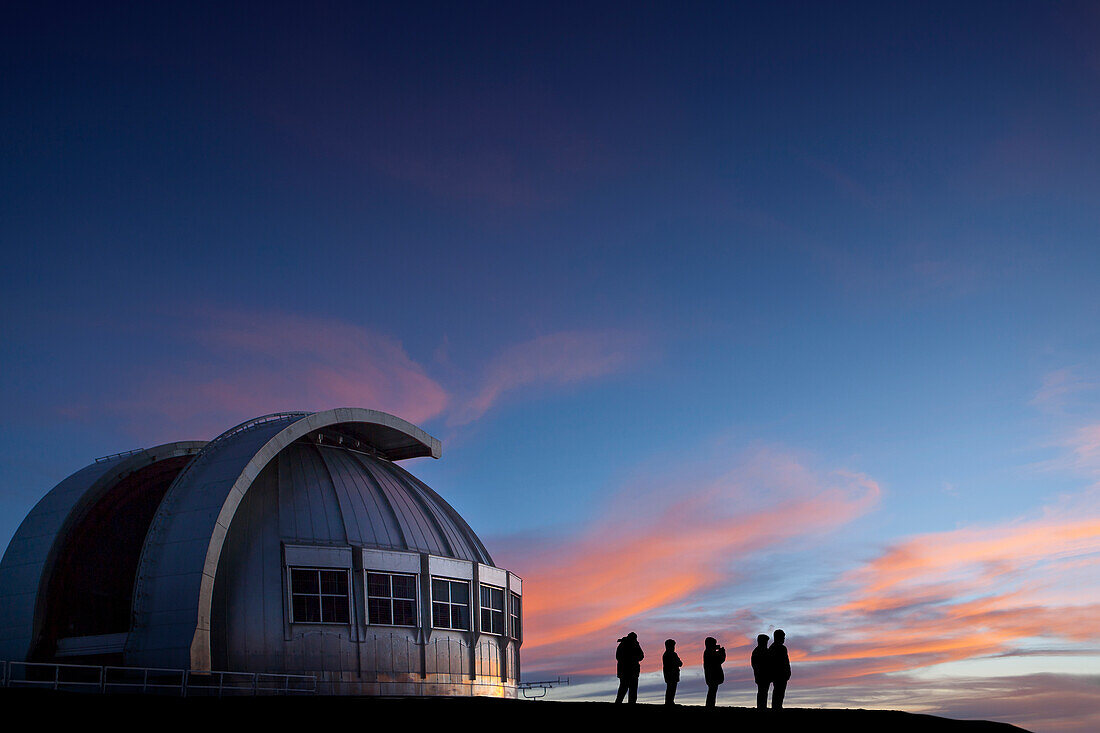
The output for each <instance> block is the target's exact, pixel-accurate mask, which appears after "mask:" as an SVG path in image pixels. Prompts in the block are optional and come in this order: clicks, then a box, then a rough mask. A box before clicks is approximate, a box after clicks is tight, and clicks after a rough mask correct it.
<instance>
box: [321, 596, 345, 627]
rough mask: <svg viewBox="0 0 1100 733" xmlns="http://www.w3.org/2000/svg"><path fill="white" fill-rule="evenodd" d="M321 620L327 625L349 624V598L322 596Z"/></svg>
mask: <svg viewBox="0 0 1100 733" xmlns="http://www.w3.org/2000/svg"><path fill="white" fill-rule="evenodd" d="M321 620H322V621H324V622H326V623H347V620H348V599H347V597H346V596H321Z"/></svg>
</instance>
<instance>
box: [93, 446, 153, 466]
mask: <svg viewBox="0 0 1100 733" xmlns="http://www.w3.org/2000/svg"><path fill="white" fill-rule="evenodd" d="M144 450H145V448H134V449H133V450H124V451H121V452H119V453H112V454H111V455H109V456H100V457H99V458H97V459H95V462H96V463H104V462H105V461H111V460H114V459H115V458H122V457H123V456H132V455H134V454H135V453H141V452H142V451H144Z"/></svg>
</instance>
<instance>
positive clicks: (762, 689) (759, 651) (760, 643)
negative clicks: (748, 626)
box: [752, 634, 772, 710]
mask: <svg viewBox="0 0 1100 733" xmlns="http://www.w3.org/2000/svg"><path fill="white" fill-rule="evenodd" d="M752 676H753V677H755V678H756V707H758V708H759V709H761V710H765V709H767V707H768V685H769V684H770V683H771V681H772V675H771V658H770V657H769V655H768V635H767V634H761V635H760V636H758V637H756V648H755V649H753V650H752Z"/></svg>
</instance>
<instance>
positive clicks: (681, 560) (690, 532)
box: [497, 450, 880, 674]
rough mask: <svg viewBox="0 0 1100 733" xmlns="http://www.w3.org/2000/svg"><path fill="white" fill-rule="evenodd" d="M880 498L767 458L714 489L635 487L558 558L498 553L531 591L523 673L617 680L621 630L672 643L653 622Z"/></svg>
mask: <svg viewBox="0 0 1100 733" xmlns="http://www.w3.org/2000/svg"><path fill="white" fill-rule="evenodd" d="M712 468H713V467H712ZM713 473H715V472H713V471H712V474H713ZM879 493H880V490H879V487H878V485H877V484H876V483H875V482H874V481H873V480H871V479H869V478H868V477H866V476H863V475H860V474H853V473H847V472H834V473H829V474H817V473H814V472H812V471H810V470H809V469H807V468H806V467H805V466H804V465H803V464H802V463H801V462H799V461H798V460H797V459H795V458H794V457H792V456H790V455H788V454H786V453H782V452H777V451H768V450H759V451H756V452H755V453H753V454H752V455H750V456H748V457H746V458H744V459H742V460H740V461H739V462H738V463H737V465H734V466H732V467H730V468H727V469H726V470H724V471H721V472H718V473H717V475H712V476H710V477H702V478H700V477H698V476H693V475H692V473H691V472H688V471H685V472H684V473H682V474H680V475H670V476H666V477H664V478H663V479H661V480H658V481H656V482H655V483H653V484H652V485H647V486H632V487H629V488H628V489H626V490H624V491H622V492H620V494H619V496H618V497H617V498H616V500H615V501H614V502H612V503H611V505H610V506H609V507H608V509H607V511H606V512H605V513H604V514H602V515H601V516H599V517H598V518H596V519H595V520H594V521H592V522H591V523H590V524H589V525H588V526H586V527H584V528H583V529H582V530H580V531H578V532H577V533H576V534H574V535H570V536H566V537H562V538H558V540H557V542H556V543H555V549H554V550H553V551H548V550H549V549H550V548H549V547H548V546H546V545H544V544H543V543H540V542H535V543H531V542H529V541H526V540H521V539H513V540H512V541H510V542H505V543H497V546H501V545H503V547H504V548H505V549H504V552H503V553H500V552H499V551H498V554H502V556H503V557H505V558H506V563H505V564H507V565H508V566H509V567H511V568H513V569H515V570H516V571H517V572H519V573H520V574H521V575H523V576H524V577H525V579H527V580H528V581H529V588H530V590H529V591H528V592H527V594H526V596H525V603H526V606H525V611H524V613H525V615H526V618H527V628H528V629H529V630H530V631H529V634H528V637H527V638H526V639H525V640H524V650H525V653H526V655H527V656H526V659H527V662H526V664H527V665H528V668H556V669H563V668H564V669H567V670H569V671H570V672H572V673H578V674H579V673H583V672H599V671H602V672H608V671H610V670H611V668H612V666H613V663H614V662H613V660H611V661H609V657H608V652H607V647H608V645H609V644H613V641H614V639H615V638H616V636H617V635H619V634H621V633H622V632H624V630H626V629H628V628H635V629H636V630H639V632H640V633H641V631H642V630H647V631H650V632H651V633H650V636H651V637H652V636H654V635H660V634H662V633H663V634H667V633H669V630H668V629H667V628H663V630H658V629H657V628H656V627H653V626H652V623H651V621H652V619H653V617H654V616H655V615H667V614H670V613H678V612H682V611H683V609H684V607H685V605H688V606H690V605H692V604H694V603H699V602H702V603H706V602H707V598H708V594H713V593H714V592H715V591H717V590H721V589H725V590H728V589H729V588H730V587H732V586H733V585H734V584H735V583H736V582H737V570H736V568H737V567H739V566H740V565H741V564H742V563H743V562H744V561H745V559H746V558H747V557H749V556H751V555H753V554H754V553H758V552H761V551H765V550H771V549H778V548H785V547H788V546H790V545H797V544H799V543H801V542H804V541H806V539H807V537H812V536H815V535H818V534H820V533H823V532H828V531H830V530H833V529H835V528H837V527H839V526H841V525H843V524H845V523H847V522H849V521H851V520H852V519H854V518H855V517H858V516H860V515H861V514H863V513H865V512H866V511H868V510H869V509H870V508H871V507H872V506H873V505H874V504H875V502H876V501H877V499H878V496H879ZM715 610H718V609H714V608H712V609H710V611H711V612H714V611H715ZM720 610H721V619H720V620H715V619H710V620H711V621H712V622H713V623H714V624H716V627H724V626H726V625H727V624H728V623H729V621H730V619H729V612H730V609H720ZM706 614H707V612H706V611H705V610H698V611H693V612H692V613H684V614H683V616H682V618H691V617H693V616H694V617H695V618H694V620H692V621H690V623H691V624H692V626H693V627H694V626H697V625H698V624H699V618H700V616H705V615H706ZM678 631H680V632H683V631H687V628H685V627H683V626H680V627H678ZM662 638H663V637H662ZM694 650H695V649H694V647H693V646H692V643H691V642H686V643H685V644H684V646H683V653H685V654H692V653H693V652H694Z"/></svg>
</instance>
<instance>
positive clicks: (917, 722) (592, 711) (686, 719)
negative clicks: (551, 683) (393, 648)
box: [0, 689, 1023, 733]
mask: <svg viewBox="0 0 1100 733" xmlns="http://www.w3.org/2000/svg"><path fill="white" fill-rule="evenodd" d="M0 711H2V717H0V724H3V725H4V727H6V726H7V725H10V724H11V722H13V720H25V718H24V713H25V714H27V715H29V716H31V718H30V719H31V720H38V721H40V722H49V723H51V724H66V723H70V724H73V725H77V726H81V727H83V726H85V725H88V724H93V723H96V722H99V723H102V722H106V721H112V720H113V721H127V722H129V723H137V722H139V721H143V722H141V724H142V725H144V726H147V727H150V729H152V730H156V729H157V728H160V727H163V726H164V725H165V724H166V723H167V724H171V725H170V727H172V728H175V727H176V726H177V725H180V726H186V727H187V728H189V729H193V730H196V731H200V732H201V731H206V730H209V729H211V728H214V729H221V728H223V727H224V726H225V723H226V722H228V721H239V722H241V723H244V721H247V723H245V725H246V727H247V728H249V729H253V730H255V729H257V728H258V727H260V726H263V727H265V728H267V729H268V730H304V729H305V728H300V727H299V726H308V729H310V730H313V729H316V728H317V727H318V726H321V727H322V728H323V729H337V728H343V727H345V726H347V725H348V724H349V723H352V721H353V720H354V719H355V718H356V717H357V718H359V720H360V721H361V724H362V725H363V726H373V725H376V724H380V723H383V722H386V723H389V724H399V725H401V726H402V727H403V728H404V726H408V727H411V728H414V729H421V730H423V729H426V730H439V731H451V730H463V729H467V728H468V727H470V726H477V727H488V728H492V727H495V726H503V729H504V730H510V731H518V730H524V729H534V728H535V727H536V726H537V728H538V729H539V730H542V729H543V726H544V725H546V724H549V725H550V726H552V729H559V730H563V731H569V733H574V732H575V731H576V730H577V729H578V726H582V725H583V726H585V728H584V729H585V730H589V729H590V728H589V726H593V725H596V726H599V727H601V728H606V729H607V730H622V726H623V725H624V724H625V725H627V726H633V727H635V728H637V729H649V728H651V727H652V726H668V727H672V726H675V727H677V728H680V729H683V730H707V729H710V728H717V727H722V728H728V729H733V730H751V729H752V728H753V727H755V726H759V725H760V724H761V721H762V720H764V721H766V722H765V723H764V725H765V726H766V728H765V730H766V733H784V731H791V732H792V733H793V732H795V731H797V732H798V733H812V732H814V731H830V733H831V732H832V731H841V732H842V733H847V732H848V731H851V732H853V733H863V732H864V731H866V732H867V733H871V732H872V731H873V732H874V733H882V732H883V731H885V732H886V733H917V732H918V731H920V732H924V731H936V732H937V733H939V732H940V731H945V732H946V733H954V732H957V733H1011V732H1013V731H1015V732H1019V731H1023V729H1022V728H1018V727H1016V726H1012V725H1008V724H1007V723H990V722H988V721H982V720H951V719H949V718H937V717H935V716H932V715H915V714H913V713H902V712H897V711H886V710H816V709H808V708H802V709H799V708H791V709H789V710H783V711H781V712H779V713H778V714H776V713H774V712H772V711H770V710H769V711H763V712H761V711H757V710H754V709H751V708H734V707H718V708H715V709H712V710H708V709H706V708H703V707H699V706H690V705H688V706H683V707H677V708H674V709H671V710H670V709H666V708H665V707H664V706H662V705H635V706H634V707H630V706H629V705H620V706H615V705H614V704H613V703H609V702H551V701H546V700H539V701H531V700H492V699H484V698H475V699H470V698H450V699H438V698H437V699H423V698H397V699H393V698H390V699H382V698H364V697H290V698H282V697H249V698H226V699H222V700H219V699H217V698H197V697H190V698H178V697H149V696H130V695H88V694H76V693H65V692H53V691H50V690H29V689H0ZM218 723H221V725H219V724H218ZM230 725H233V723H230ZM426 726H430V727H426ZM734 726H736V727H734Z"/></svg>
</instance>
